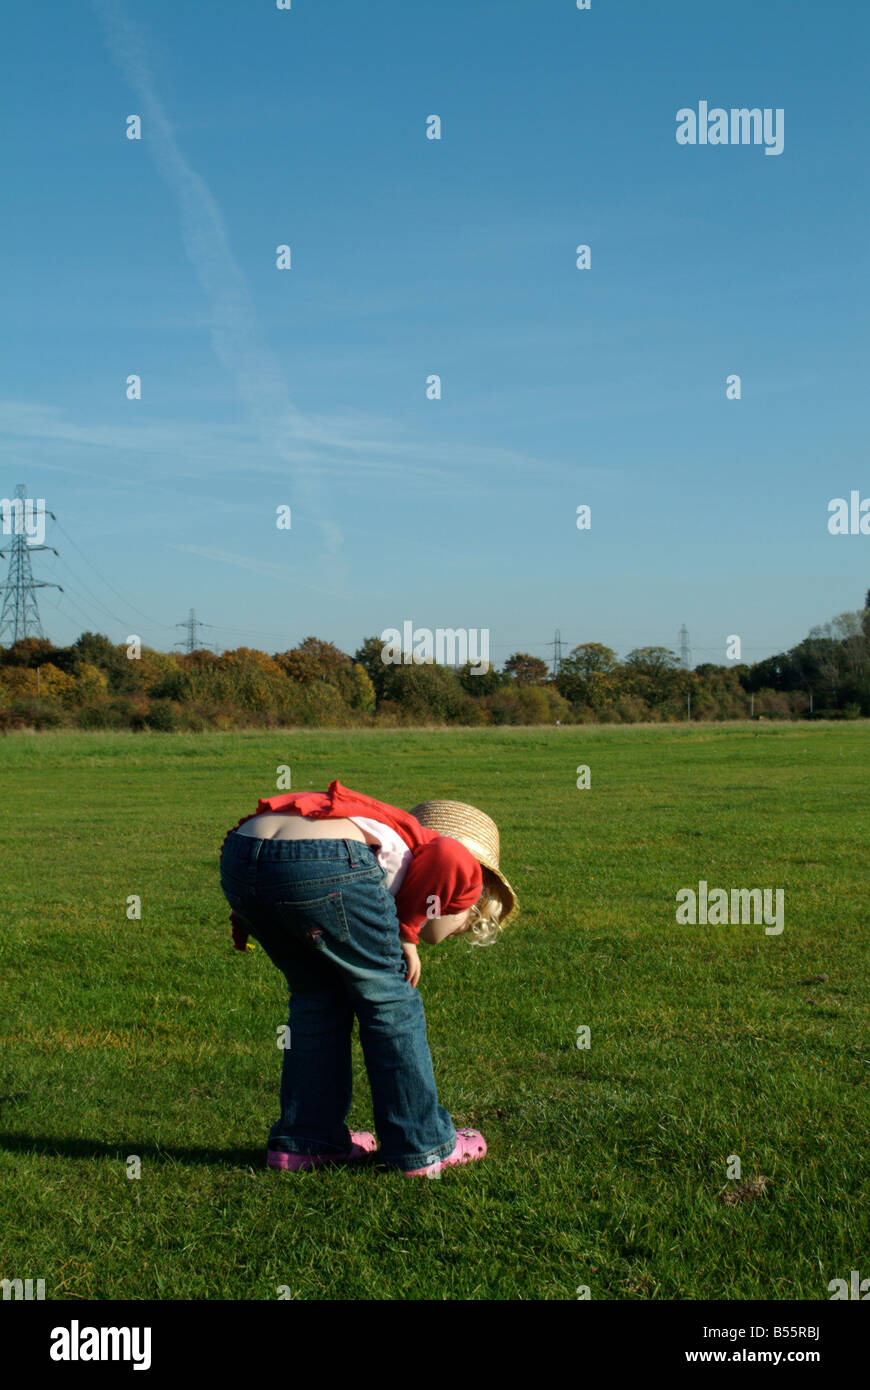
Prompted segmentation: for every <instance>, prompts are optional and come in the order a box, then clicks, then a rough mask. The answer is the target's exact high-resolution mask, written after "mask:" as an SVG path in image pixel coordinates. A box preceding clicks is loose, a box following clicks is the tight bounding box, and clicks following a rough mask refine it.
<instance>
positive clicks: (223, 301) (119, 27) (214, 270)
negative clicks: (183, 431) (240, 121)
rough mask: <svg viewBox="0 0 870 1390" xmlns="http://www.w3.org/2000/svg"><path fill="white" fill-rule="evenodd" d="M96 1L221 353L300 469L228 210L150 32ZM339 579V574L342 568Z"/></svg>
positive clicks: (305, 491) (332, 528)
mask: <svg viewBox="0 0 870 1390" xmlns="http://www.w3.org/2000/svg"><path fill="white" fill-rule="evenodd" d="M92 4H93V6H94V9H95V10H96V12H97V14H98V16H99V18H100V20H101V22H102V25H103V28H104V30H105V34H106V40H107V44H108V47H109V51H110V53H111V55H112V58H113V59H114V61H115V63H116V64H117V66H118V67H119V69H120V70H121V72H122V74H123V75H124V77H125V78H126V79H127V81H128V82H129V83H130V86H131V87H132V88H133V90H134V91H135V92H136V96H137V98H138V102H139V105H140V106H141V115H142V127H143V135H144V142H145V143H146V144H147V146H148V148H149V151H150V152H151V153H152V155H153V159H154V163H155V165H156V168H157V171H158V173H159V174H160V176H161V177H162V178H163V179H164V180H165V182H166V183H167V184H168V186H169V188H170V190H171V191H172V193H173V195H174V196H175V199H176V201H177V203H178V209H179V213H180V217H181V234H182V241H183V244H184V249H185V252H186V254H187V257H188V260H189V261H190V263H191V265H192V266H193V269H194V272H195V274H196V278H197V280H198V281H199V283H200V285H201V286H202V288H203V290H204V291H205V293H206V294H207V295H208V297H209V299H210V301H211V306H212V323H211V330H210V331H211V339H212V344H213V346H214V351H215V353H216V355H217V357H218V359H219V360H220V362H221V363H222V364H223V366H224V367H225V368H226V370H227V371H228V372H229V374H230V375H231V376H232V378H233V380H234V381H235V383H236V387H237V389H238V392H239V395H240V397H241V398H242V400H243V402H244V404H245V406H246V407H247V410H248V412H249V414H250V417H251V420H252V422H253V424H254V426H255V428H256V430H257V432H258V434H259V435H260V438H261V439H262V441H263V443H264V445H265V446H266V448H267V449H268V450H269V451H270V452H271V453H273V454H276V455H277V456H278V457H280V458H281V459H282V460H284V461H286V462H287V463H288V464H289V465H291V468H292V464H293V456H292V452H291V451H290V450H289V449H288V447H287V438H288V436H291V437H292V435H293V434H295V433H296V431H297V430H298V429H300V428H301V422H300V420H299V415H298V412H297V410H296V408H295V406H293V404H292V403H291V402H290V400H289V399H288V394H287V386H286V383H285V382H284V380H283V379H282V375H281V370H280V367H279V366H278V363H277V361H276V360H275V358H274V356H273V354H272V353H271V352H270V350H269V348H268V347H267V345H266V344H265V342H264V341H263V338H262V335H261V333H260V330H259V326H258V323H257V316H256V312H255V310H254V306H253V304H252V301H251V296H250V294H249V292H248V287H247V284H246V282H245V277H244V275H243V274H242V271H241V270H240V268H239V266H238V264H237V262H236V260H235V258H234V256H233V253H232V251H231V249H230V244H229V238H228V236H227V229H226V224H225V223H224V219H223V217H222V216H221V211H220V208H219V207H218V205H217V202H216V201H215V199H214V197H213V195H212V193H211V190H210V189H209V187H208V185H207V184H206V182H205V180H204V179H202V178H201V177H200V175H199V174H197V172H196V171H195V170H194V169H192V168H191V167H190V165H189V164H188V162H187V160H186V159H185V157H184V155H183V154H182V152H181V150H180V149H179V147H178V142H177V140H176V138H175V134H174V131H173V128H172V125H171V123H170V121H169V119H168V117H167V115H166V111H165V110H164V107H163V104H162V102H161V100H160V98H159V96H158V95H157V92H156V90H155V87H154V81H153V79H152V76H151V72H150V68H149V65H148V55H147V45H146V42H145V39H144V36H143V34H142V31H141V30H140V29H139V28H138V27H137V26H136V25H135V24H134V23H133V22H132V21H131V20H130V19H129V18H128V17H127V16H126V15H125V14H124V12H123V9H122V7H121V6H120V4H119V3H118V0H92ZM276 273H277V272H276ZM295 489H296V491H297V494H298V493H301V494H302V495H303V496H304V498H305V503H306V505H307V506H308V507H309V508H310V509H311V510H312V511H313V512H314V513H315V515H317V516H318V517H319V518H320V520H319V521H318V523H317V524H318V525H319V526H320V528H321V530H322V533H323V538H324V541H325V547H326V551H327V553H328V554H330V555H334V554H335V553H336V551H337V550H338V549H339V548H340V546H341V531H340V529H339V527H338V526H337V525H336V524H335V523H334V522H332V521H330V520H328V518H327V516H326V508H325V506H324V504H323V496H322V492H321V489H319V488H318V487H317V486H316V485H315V484H313V483H312V482H311V480H310V478H309V479H306V478H298V477H297V478H296V479H295ZM332 577H333V578H335V577H336V575H335V573H334V572H333V574H332Z"/></svg>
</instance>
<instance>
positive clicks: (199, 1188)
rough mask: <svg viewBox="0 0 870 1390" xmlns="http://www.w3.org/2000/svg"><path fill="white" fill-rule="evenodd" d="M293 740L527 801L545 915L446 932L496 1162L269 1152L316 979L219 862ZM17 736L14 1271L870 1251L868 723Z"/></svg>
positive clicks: (5, 1184) (529, 874)
mask: <svg viewBox="0 0 870 1390" xmlns="http://www.w3.org/2000/svg"><path fill="white" fill-rule="evenodd" d="M282 763H287V764H289V765H290V766H291V768H292V774H293V789H294V790H307V789H308V788H313V789H322V788H324V787H325V786H326V784H327V782H328V781H330V780H331V779H332V778H333V777H338V778H339V779H340V780H341V781H342V782H343V783H344V784H345V785H347V786H350V787H352V788H355V789H357V790H361V791H365V792H367V793H368V794H370V795H374V796H376V797H378V798H379V799H381V800H385V801H391V802H393V803H395V804H398V805H402V806H411V805H413V804H414V803H415V802H417V801H419V800H422V799H424V798H426V797H431V796H446V797H454V798H458V799H463V800H470V801H473V802H475V803H476V804H477V805H480V806H481V807H482V808H483V809H485V810H486V811H488V812H490V814H492V815H493V816H494V817H495V819H496V820H497V821H498V823H499V825H500V828H501V832H502V857H503V865H504V868H505V870H506V872H507V875H508V877H509V878H510V879H511V882H512V883H513V885H514V887H515V888H516V889H517V891H518V894H519V897H520V902H521V905H522V912H521V916H520V918H519V920H518V921H517V923H516V926H514V925H513V924H512V925H511V926H510V927H509V928H508V929H507V930H506V931H505V933H504V935H503V936H502V938H501V939H500V940H499V941H498V942H497V943H496V944H495V945H494V946H492V947H490V948H481V949H474V948H472V947H470V946H469V945H468V944H467V941H465V940H463V939H461V938H457V939H455V940H453V941H449V942H447V943H446V944H444V945H442V946H439V947H422V948H421V952H420V955H421V960H422V965H423V974H422V979H421V982H420V988H421V991H422V994H423V998H424V1000H425V1004H426V1012H427V1021H428V1028H429V1036H430V1042H431V1046H432V1054H433V1059H434V1064H435V1074H436V1077H437V1079H438V1084H439V1089H440V1097H441V1100H442V1103H443V1104H445V1105H446V1106H447V1107H448V1109H449V1110H450V1111H451V1114H452V1115H453V1118H454V1121H455V1122H456V1124H457V1125H464V1124H471V1125H475V1126H477V1127H479V1128H480V1129H481V1130H482V1131H483V1133H484V1134H485V1136H486V1139H487V1141H488V1144H489V1155H488V1157H487V1158H486V1159H485V1160H484V1161H483V1162H482V1163H478V1164H471V1165H468V1166H466V1167H463V1168H456V1169H453V1170H450V1171H447V1172H445V1173H444V1174H443V1175H442V1177H441V1178H440V1179H439V1180H438V1181H435V1182H432V1181H427V1180H425V1179H420V1180H414V1181H411V1180H408V1179H405V1178H403V1177H401V1176H400V1175H398V1174H392V1173H383V1172H376V1171H371V1170H369V1171H364V1170H344V1171H341V1170H333V1171H323V1172H316V1173H309V1174H288V1173H285V1174H276V1173H273V1172H270V1171H267V1170H266V1169H265V1166H264V1146H265V1138H266V1134H267V1130H268V1127H269V1125H270V1124H271V1123H272V1121H273V1120H274V1119H275V1117H276V1113H277V1112H276V1103H277V1087H278V1079H279V1072H280V1065H281V1053H280V1051H279V1050H278V1048H277V1046H276V1030H277V1027H278V1025H279V1024H281V1023H283V1022H284V1021H285V1018H286V995H285V993H284V991H283V982H282V980H281V977H280V976H279V975H278V974H277V972H276V971H275V970H274V969H273V967H272V966H271V965H270V963H269V961H268V960H267V959H266V957H265V956H264V954H263V952H262V951H260V950H257V951H255V952H252V953H246V954H241V953H239V952H237V951H234V950H233V949H232V946H231V941H230V935H229V930H228V909H227V907H226V904H225V902H224V900H223V898H222V896H221V893H220V889H219V886H218V874H217V865H218V850H219V846H220V843H221V841H222V839H223V836H224V833H225V831H226V829H227V828H228V827H229V826H230V825H232V824H235V822H236V821H237V820H238V819H239V818H240V817H241V816H242V815H245V814H247V813H249V812H250V811H252V810H253V809H254V807H255V805H256V801H257V798H258V796H265V795H269V794H271V793H273V792H274V790H275V775H276V767H277V766H278V765H279V764H282ZM581 763H583V764H588V765H589V767H590V769H591V780H592V786H591V789H590V790H588V791H586V790H584V791H581V790H578V789H577V787H576V785H575V783H576V768H577V766H578V764H581ZM2 768H3V771H2V785H3V797H2V812H0V854H2V859H0V914H2V915H0V953H2V977H3V978H2V1005H0V1009H2V1019H0V1033H2V1050H0V1278H2V1277H7V1278H13V1277H15V1278H22V1279H24V1278H28V1277H32V1278H44V1279H45V1282H46V1297H47V1298H61V1299H85V1298H101V1299H102V1298H121V1299H137V1298H165V1299H215V1298H229V1299H275V1298H276V1297H277V1296H278V1293H277V1290H278V1288H279V1286H284V1287H285V1288H286V1289H289V1296H290V1297H293V1298H296V1299H393V1298H400V1299H421V1298H437V1299H510V1298H521V1299H533V1300H551V1299H575V1298H576V1297H577V1296H578V1294H577V1290H578V1288H579V1287H580V1286H582V1285H586V1286H588V1287H589V1289H590V1292H591V1297H592V1298H597V1299H686V1298H690V1299H695V1298H715V1299H747V1298H761V1299H791V1298H809V1299H827V1298H829V1296H830V1295H829V1294H828V1291H827V1285H828V1282H829V1281H830V1280H831V1279H833V1278H839V1277H842V1278H846V1279H848V1277H849V1271H850V1270H852V1269H859V1270H860V1271H861V1275H862V1277H866V1276H870V1241H868V1225H870V1221H868V1200H867V1186H866V1159H865V1153H866V1142H867V1133H868V1109H870V1107H868V1062H870V1051H868V1029H867V1000H868V993H870V983H868V938H870V912H868V855H867V844H868V823H870V726H868V724H867V723H855V724H851V725H835V724H830V725H822V724H819V725H795V724H788V725H780V726H774V725H760V726H759V725H757V724H756V725H751V724H742V725H729V726H709V725H705V726H698V727H690V728H683V727H677V726H659V727H635V728H612V727H608V728H589V727H574V728H563V729H543V730H542V729H509V730H492V731H476V730H474V731H472V730H469V731H455V730H454V731H432V732H410V733H409V732H400V731H388V732H380V731H363V732H353V733H345V732H329V733H325V732H324V733H321V732H307V731H291V732H285V733H269V734H259V733H252V734H205V735H191V736H177V735H157V734H150V735H148V734H140V735H135V734H131V735H124V734H120V735H115V734H99V733H95V734H84V733H81V734H76V733H73V734H58V735H53V734H42V735H25V734H20V735H10V736H8V737H6V738H5V739H4V740H3V742H2ZM701 879H704V880H707V881H708V882H709V884H710V885H711V888H712V887H713V886H721V887H725V888H732V887H749V888H751V887H762V888H763V887H768V888H773V887H776V888H783V889H784V890H785V929H784V931H783V932H782V933H781V934H780V935H767V934H766V933H765V931H764V928H763V926H761V925H731V926H678V925H676V923H675V894H676V892H677V890H678V889H679V888H682V887H697V885H698V882H699V880H701ZM130 894H139V895H140V896H141V899H142V920H141V921H138V922H137V921H128V920H127V917H126V901H127V898H128V895H130ZM582 1025H587V1026H588V1027H589V1028H590V1029H591V1046H590V1047H589V1048H588V1049H584V1050H581V1049H579V1048H578V1047H577V1045H576V1043H577V1029H578V1027H580V1026H582ZM354 1058H355V1062H354V1065H355V1077H356V1087H355V1092H356V1094H355V1101H354V1110H353V1112H352V1114H351V1123H352V1126H353V1127H354V1128H369V1127H371V1108H370V1099H369V1094H368V1087H367V1083H366V1077H365V1071H364V1069H363V1066H362V1057H361V1053H360V1051H359V1044H358V1041H356V1039H355V1041H354ZM129 1155H138V1156H139V1157H140V1158H141V1160H142V1167H141V1177H140V1178H139V1179H129V1178H128V1177H127V1175H126V1166H125V1165H126V1160H127V1158H128V1156H129ZM729 1155H737V1156H739V1158H740V1161H741V1164H742V1185H741V1183H738V1182H737V1181H736V1180H734V1179H731V1180H729V1178H728V1176H727V1169H726V1163H727V1160H728V1158H729Z"/></svg>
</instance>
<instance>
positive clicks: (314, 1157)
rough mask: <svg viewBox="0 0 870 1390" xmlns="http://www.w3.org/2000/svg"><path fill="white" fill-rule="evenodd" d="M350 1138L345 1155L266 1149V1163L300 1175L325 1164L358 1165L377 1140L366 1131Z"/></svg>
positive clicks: (372, 1150) (354, 1134)
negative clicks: (349, 1145) (349, 1144)
mask: <svg viewBox="0 0 870 1390" xmlns="http://www.w3.org/2000/svg"><path fill="white" fill-rule="evenodd" d="M350 1137H351V1140H352V1141H353V1142H352V1145H351V1148H350V1150H349V1152H348V1153H346V1154H295V1153H284V1152H282V1151H281V1149H267V1150H266V1162H267V1163H268V1165H269V1167H270V1168H284V1169H289V1170H290V1171H291V1172H293V1173H300V1172H307V1171H308V1169H309V1168H322V1167H323V1166H324V1164H326V1163H360V1162H361V1161H362V1160H363V1159H366V1158H368V1156H369V1154H372V1153H374V1151H375V1149H376V1148H377V1147H378V1141H377V1139H376V1138H375V1136H374V1135H373V1134H369V1133H368V1131H367V1130H359V1131H356V1132H355V1133H352V1134H351V1136H350Z"/></svg>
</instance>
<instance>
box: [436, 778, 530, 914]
mask: <svg viewBox="0 0 870 1390" xmlns="http://www.w3.org/2000/svg"><path fill="white" fill-rule="evenodd" d="M411 815H412V816H414V817H415V818H416V819H417V820H418V821H419V822H420V824H421V825H425V826H426V827H427V829H429V830H434V831H436V833H437V834H439V835H448V836H449V837H450V839H451V840H458V841H459V843H460V844H461V845H464V846H465V848H466V849H467V850H470V851H471V853H472V854H473V855H474V857H475V859H476V860H477V862H478V864H481V865H482V866H483V868H484V869H488V870H489V874H490V882H491V884H492V889H493V892H495V893H497V894H498V896H499V897H500V898H501V902H502V915H501V917H500V919H499V926H500V927H503V926H505V925H506V923H507V922H508V921H509V920H510V918H511V917H513V916H514V914H515V913H516V912H518V911H519V903H518V902H517V895H516V893H515V892H514V890H513V888H511V886H510V884H509V883H508V881H507V879H506V878H505V876H504V874H503V873H502V871H501V869H500V868H499V866H498V861H499V836H498V826H497V825H496V823H495V821H494V820H491V819H490V817H489V816H487V815H485V814H484V812H483V811H478V809H477V807H476V806H468V805H466V803H465V802H464V801H421V802H420V804H419V806H414V807H412V809H411Z"/></svg>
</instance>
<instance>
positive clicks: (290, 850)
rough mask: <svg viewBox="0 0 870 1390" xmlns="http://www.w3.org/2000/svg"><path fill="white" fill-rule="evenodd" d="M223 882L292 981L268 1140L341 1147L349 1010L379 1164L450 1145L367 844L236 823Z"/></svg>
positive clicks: (441, 1151) (345, 1140) (383, 889)
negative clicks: (282, 834) (290, 835)
mask: <svg viewBox="0 0 870 1390" xmlns="http://www.w3.org/2000/svg"><path fill="white" fill-rule="evenodd" d="M221 888H222V889H223V893H224V896H225V897H226V900H227V902H228V903H229V904H230V907H231V908H232V909H233V912H234V913H235V914H236V916H237V917H238V918H239V919H240V920H241V921H242V922H243V923H244V924H245V926H246V928H247V929H248V930H249V932H250V935H251V936H252V937H253V938H254V939H255V940H256V941H258V942H259V943H260V945H261V946H262V947H263V950H264V951H265V952H266V954H267V956H268V957H269V959H270V960H271V961H272V962H273V963H274V964H275V965H276V966H277V967H278V969H279V970H281V971H282V972H283V974H284V976H285V978H286V980H287V985H288V987H289V990H290V1017H289V1035H288V1039H287V1040H288V1042H289V1046H287V1047H285V1049H284V1063H283V1070H282V1073H281V1118H280V1119H279V1120H278V1121H276V1123H275V1124H274V1125H273V1126H272V1129H271V1130H270V1132H269V1147H270V1148H274V1149H282V1150H285V1151H288V1152H292V1153H347V1151H348V1150H349V1148H350V1146H351V1137H350V1131H349V1129H348V1127H347V1116H348V1112H349V1111H350V1105H351V1099H352V1075H351V1032H352V1029H353V1020H354V1017H356V1018H357V1019H358V1020H359V1038H360V1043H361V1044H362V1050H363V1057H364V1059H365V1065H366V1071H367V1072H368V1078H369V1085H370V1087H371V1093H372V1106H373V1109H374V1117H375V1129H376V1131H377V1136H378V1140H379V1142H380V1150H381V1152H380V1158H381V1159H382V1161H384V1162H386V1163H389V1164H392V1165H395V1166H396V1167H399V1168H422V1167H424V1166H425V1165H427V1164H429V1163H434V1162H436V1161H437V1160H438V1159H440V1158H446V1157H447V1155H448V1154H450V1153H452V1151H453V1149H454V1147H455V1146H456V1130H455V1129H454V1127H453V1121H452V1120H451V1118H450V1115H449V1114H448V1112H447V1111H446V1110H445V1109H444V1107H443V1106H441V1105H439V1103H438V1093H437V1088H436V1085H435V1077H434V1074H433V1071H432V1058H431V1055H430V1053H429V1044H428V1041H427V1039H426V1018H425V1015H424V1012H423V1001H422V999H421V998H420V994H419V991H418V990H417V989H415V988H414V986H413V985H410V984H408V981H407V979H406V978H405V975H406V967H405V957H404V955H403V954H402V949H401V946H400V937H399V919H398V917H397V915H396V905H395V902H394V899H393V896H392V894H391V893H390V891H389V889H388V888H387V885H386V878H385V876H384V871H383V869H382V868H381V866H380V864H379V863H378V861H377V858H376V857H375V853H374V851H373V850H372V849H370V848H369V846H368V845H365V844H362V843H358V842H357V841H356V840H328V839H327V840H259V839H255V838H254V837H253V836H250V835H239V834H238V833H236V832H235V831H234V832H233V833H232V834H231V835H230V836H229V837H228V838H227V840H226V843H225V845H224V849H223V854H222V856H221Z"/></svg>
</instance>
